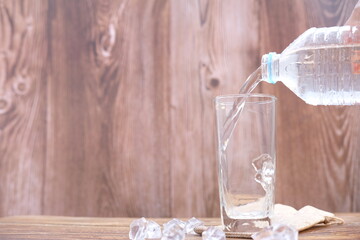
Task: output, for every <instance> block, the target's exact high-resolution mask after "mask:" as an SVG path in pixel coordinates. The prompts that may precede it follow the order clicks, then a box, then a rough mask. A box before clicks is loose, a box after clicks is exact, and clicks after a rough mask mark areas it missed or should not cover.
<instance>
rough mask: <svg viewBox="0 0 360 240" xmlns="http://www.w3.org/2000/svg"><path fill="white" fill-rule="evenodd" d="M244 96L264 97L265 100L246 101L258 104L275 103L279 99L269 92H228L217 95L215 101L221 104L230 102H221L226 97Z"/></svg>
mask: <svg viewBox="0 0 360 240" xmlns="http://www.w3.org/2000/svg"><path fill="white" fill-rule="evenodd" d="M244 97H248V98H260V99H261V98H263V99H264V100H259V101H253V102H252V101H250V102H248V101H246V103H257V104H262V103H273V102H276V101H277V98H276V97H275V96H273V95H269V94H261V93H254V94H227V95H219V96H216V97H215V99H214V100H215V102H216V103H220V104H229V102H219V101H221V100H226V99H233V98H244ZM233 102H234V101H232V102H231V103H233Z"/></svg>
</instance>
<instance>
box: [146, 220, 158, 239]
mask: <svg viewBox="0 0 360 240" xmlns="http://www.w3.org/2000/svg"><path fill="white" fill-rule="evenodd" d="M145 238H146V239H159V238H161V226H160V225H159V224H157V223H156V222H154V221H151V220H148V221H147V224H146V236H145Z"/></svg>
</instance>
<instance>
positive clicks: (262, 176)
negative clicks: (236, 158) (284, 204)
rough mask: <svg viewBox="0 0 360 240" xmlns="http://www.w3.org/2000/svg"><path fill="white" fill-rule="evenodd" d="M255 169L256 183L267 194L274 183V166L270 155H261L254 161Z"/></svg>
mask: <svg viewBox="0 0 360 240" xmlns="http://www.w3.org/2000/svg"><path fill="white" fill-rule="evenodd" d="M252 165H253V167H254V168H255V171H256V174H255V181H257V182H258V183H260V184H261V186H262V187H263V188H264V190H265V191H266V192H268V190H269V189H270V186H271V185H272V184H273V182H274V173H275V169H274V164H273V161H272V158H271V156H270V155H269V154H261V155H260V156H259V157H257V158H255V159H254V160H253V161H252Z"/></svg>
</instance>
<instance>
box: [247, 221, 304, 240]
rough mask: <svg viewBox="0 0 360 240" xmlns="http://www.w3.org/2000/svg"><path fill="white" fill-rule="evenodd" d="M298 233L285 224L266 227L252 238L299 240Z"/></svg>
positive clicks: (255, 239)
mask: <svg viewBox="0 0 360 240" xmlns="http://www.w3.org/2000/svg"><path fill="white" fill-rule="evenodd" d="M298 236H299V233H298V231H297V230H296V229H295V228H293V227H291V226H288V225H285V224H277V225H273V226H270V227H266V228H264V229H263V230H261V231H260V232H258V233H255V234H253V235H252V236H251V237H252V238H253V239H254V240H298Z"/></svg>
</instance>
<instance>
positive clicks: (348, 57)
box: [261, 26, 360, 105]
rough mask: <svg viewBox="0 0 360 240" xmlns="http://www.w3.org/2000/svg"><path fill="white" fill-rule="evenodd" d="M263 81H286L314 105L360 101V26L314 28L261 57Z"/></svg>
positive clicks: (300, 95)
mask: <svg viewBox="0 0 360 240" xmlns="http://www.w3.org/2000/svg"><path fill="white" fill-rule="evenodd" d="M261 72H262V80H263V81H267V82H269V83H276V82H278V81H281V82H283V84H284V85H285V86H287V87H288V88H289V89H290V90H291V91H293V92H294V93H295V94H296V95H297V96H298V97H300V98H301V99H303V100H304V101H305V102H306V103H308V104H311V105H353V104H359V103H360V27H359V28H358V27H355V26H343V27H330V28H311V29H309V30H307V31H306V32H304V33H303V34H302V35H300V36H299V37H298V38H297V39H296V40H295V41H294V42H293V43H291V44H290V45H289V46H288V47H287V48H286V49H285V50H284V51H283V52H282V53H281V54H276V53H269V54H266V55H264V56H263V57H262V63H261Z"/></svg>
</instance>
